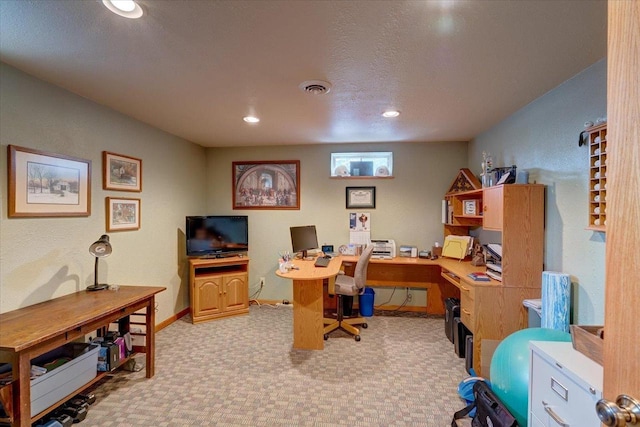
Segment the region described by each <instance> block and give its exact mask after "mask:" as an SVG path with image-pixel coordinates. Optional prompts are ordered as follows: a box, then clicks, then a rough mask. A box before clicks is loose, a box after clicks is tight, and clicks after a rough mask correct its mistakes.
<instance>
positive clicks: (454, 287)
mask: <svg viewBox="0 0 640 427" xmlns="http://www.w3.org/2000/svg"><path fill="white" fill-rule="evenodd" d="M357 260H358V257H357V256H338V257H336V258H334V259H332V260H331V263H330V264H329V267H327V268H316V267H314V262H313V261H299V260H296V261H295V262H294V265H295V266H296V267H298V268H299V270H292V271H290V272H288V273H280V272H277V275H278V276H280V277H283V278H288V279H293V313H294V314H293V316H294V319H293V323H294V324H293V336H294V338H293V339H294V342H293V347H294V348H298V349H313V350H321V349H323V348H324V343H323V333H322V331H323V311H322V310H323V305H322V282H323V280H324V279H330V278H331V277H335V275H336V274H337V273H338V271H339V269H340V267H341V266H342V267H344V268H345V270H346V271H347V272H349V269H352V268H353V267H355V264H356V262H357ZM483 269H484V267H475V266H472V265H471V264H470V263H469V262H465V261H457V260H454V259H448V258H438V259H436V260H428V259H420V258H403V257H397V258H393V259H372V260H371V261H370V262H369V267H368V269H367V285H370V286H389V287H393V286H395V287H411V288H422V289H427V313H429V314H443V313H444V299H445V298H447V297H450V296H455V297H460V300H461V307H460V308H461V320H462V322H463V323H464V325H465V326H466V327H467V328H468V329H469V330H470V331H471V332H472V333H473V334H474V347H473V367H474V370H475V371H476V373H477V374H478V375H482V365H483V356H482V341H483V340H487V339H488V340H501V339H503V338H505V337H506V336H507V335H509V334H511V333H512V332H515V331H517V330H519V329H522V328H525V327H526V326H527V313H526V311H525V309H524V307H523V305H522V301H523V300H525V299H530V298H540V287H537V288H523V287H507V286H503V284H502V283H501V282H499V281H496V280H493V279H492V280H491V281H490V282H477V281H474V280H472V279H470V278H469V277H468V276H467V275H468V274H469V273H472V272H474V271H478V270H483Z"/></svg>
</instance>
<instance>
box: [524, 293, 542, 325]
mask: <svg viewBox="0 0 640 427" xmlns="http://www.w3.org/2000/svg"><path fill="white" fill-rule="evenodd" d="M522 305H524V306H525V307H526V308H527V310H528V312H529V327H530V328H539V327H540V323H541V317H542V299H526V300H524V301H522Z"/></svg>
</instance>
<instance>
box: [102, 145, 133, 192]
mask: <svg viewBox="0 0 640 427" xmlns="http://www.w3.org/2000/svg"><path fill="white" fill-rule="evenodd" d="M102 188H103V189H105V190H119V191H136V192H140V191H142V160H140V159H136V158H135V157H129V156H123V155H122V154H115V153H110V152H108V151H103V152H102Z"/></svg>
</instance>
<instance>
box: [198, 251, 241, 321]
mask: <svg viewBox="0 0 640 427" xmlns="http://www.w3.org/2000/svg"><path fill="white" fill-rule="evenodd" d="M189 283H190V289H189V291H190V292H189V294H190V299H191V320H192V322H193V323H199V322H204V321H207V320H213V319H217V318H220V317H228V316H235V315H239V314H247V313H249V258H247V257H239V256H234V257H229V258H211V259H190V260H189Z"/></svg>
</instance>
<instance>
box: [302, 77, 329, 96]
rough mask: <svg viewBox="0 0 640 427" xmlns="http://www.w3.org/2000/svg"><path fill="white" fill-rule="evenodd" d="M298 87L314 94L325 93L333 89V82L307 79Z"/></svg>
mask: <svg viewBox="0 0 640 427" xmlns="http://www.w3.org/2000/svg"><path fill="white" fill-rule="evenodd" d="M298 87H299V88H300V89H302V90H303V91H305V92H307V93H310V94H312V95H324V94H326V93H329V91H330V90H331V83H329V82H325V81H322V80H307V81H305V82H302V83H300V85H299V86H298Z"/></svg>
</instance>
